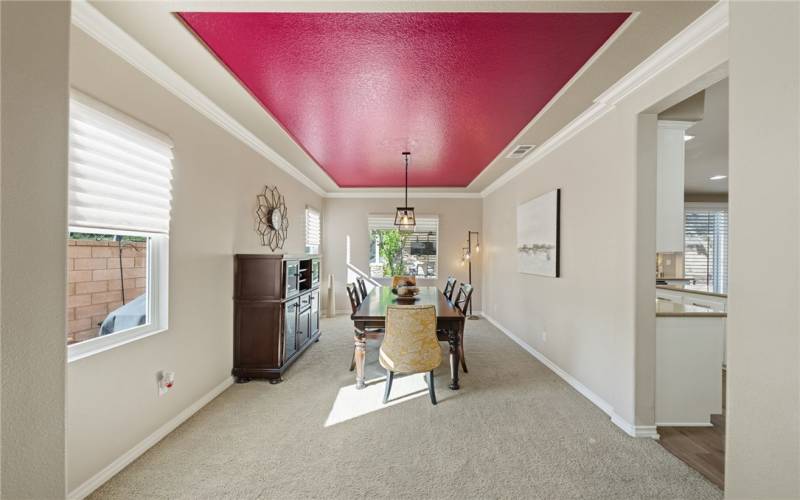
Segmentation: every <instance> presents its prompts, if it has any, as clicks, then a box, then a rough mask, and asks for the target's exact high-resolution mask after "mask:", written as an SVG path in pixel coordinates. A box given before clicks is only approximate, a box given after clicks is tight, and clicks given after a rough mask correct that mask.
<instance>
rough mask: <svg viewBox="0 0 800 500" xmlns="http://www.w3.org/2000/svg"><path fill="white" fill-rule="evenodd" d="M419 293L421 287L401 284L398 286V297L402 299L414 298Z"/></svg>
mask: <svg viewBox="0 0 800 500" xmlns="http://www.w3.org/2000/svg"><path fill="white" fill-rule="evenodd" d="M417 295H419V288H417V287H415V286H399V287H397V297H398V298H401V299H413V298H414V297H416V296H417Z"/></svg>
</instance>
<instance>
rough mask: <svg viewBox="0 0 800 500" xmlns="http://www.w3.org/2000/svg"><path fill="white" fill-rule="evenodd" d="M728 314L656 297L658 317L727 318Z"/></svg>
mask: <svg viewBox="0 0 800 500" xmlns="http://www.w3.org/2000/svg"><path fill="white" fill-rule="evenodd" d="M727 316H728V314H727V313H726V312H724V311H714V310H713V309H711V308H710V307H701V306H696V305H693V304H680V303H677V302H671V301H669V300H662V299H656V317H693V318H725V317H727Z"/></svg>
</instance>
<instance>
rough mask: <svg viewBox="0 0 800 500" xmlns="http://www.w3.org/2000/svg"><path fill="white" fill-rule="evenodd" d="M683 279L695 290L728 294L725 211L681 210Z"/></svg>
mask: <svg viewBox="0 0 800 500" xmlns="http://www.w3.org/2000/svg"><path fill="white" fill-rule="evenodd" d="M683 265H684V276H685V277H687V278H694V279H695V287H694V288H699V289H702V290H707V291H711V292H717V293H727V290H728V208H727V207H726V206H698V205H690V204H686V207H685V210H684V262H683Z"/></svg>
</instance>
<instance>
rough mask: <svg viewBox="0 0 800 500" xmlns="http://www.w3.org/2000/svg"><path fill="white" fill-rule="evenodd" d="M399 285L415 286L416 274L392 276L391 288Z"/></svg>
mask: <svg viewBox="0 0 800 500" xmlns="http://www.w3.org/2000/svg"><path fill="white" fill-rule="evenodd" d="M401 285H409V286H417V277H416V276H392V288H397V287H398V286H401Z"/></svg>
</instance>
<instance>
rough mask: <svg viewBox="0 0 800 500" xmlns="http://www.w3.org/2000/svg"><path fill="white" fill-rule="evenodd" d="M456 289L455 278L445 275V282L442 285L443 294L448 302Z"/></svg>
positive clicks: (451, 299)
mask: <svg viewBox="0 0 800 500" xmlns="http://www.w3.org/2000/svg"><path fill="white" fill-rule="evenodd" d="M455 289H456V279H455V278H453V277H452V276H448V277H447V284H446V285H445V286H444V296H445V297H446V298H447V300H449V301H450V302H452V301H453V292H454V291H455Z"/></svg>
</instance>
